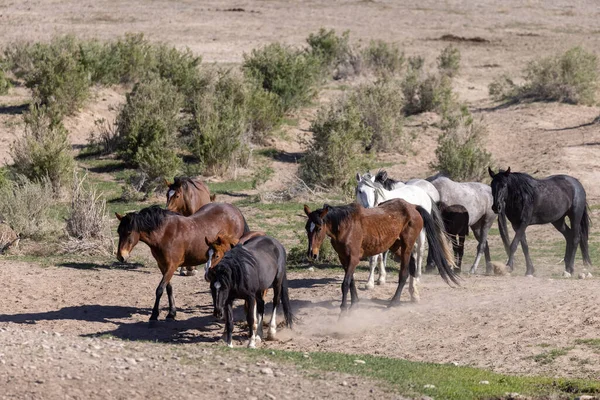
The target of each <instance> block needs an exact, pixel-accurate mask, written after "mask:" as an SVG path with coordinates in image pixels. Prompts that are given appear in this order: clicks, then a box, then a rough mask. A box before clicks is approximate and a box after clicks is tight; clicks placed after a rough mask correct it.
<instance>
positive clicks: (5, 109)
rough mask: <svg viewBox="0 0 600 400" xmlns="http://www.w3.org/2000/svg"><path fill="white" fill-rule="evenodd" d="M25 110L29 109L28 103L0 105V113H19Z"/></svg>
mask: <svg viewBox="0 0 600 400" xmlns="http://www.w3.org/2000/svg"><path fill="white" fill-rule="evenodd" d="M27 110H29V103H25V104H19V105H13V106H0V114H4V115H21V114H23V113H24V112H25V111H27Z"/></svg>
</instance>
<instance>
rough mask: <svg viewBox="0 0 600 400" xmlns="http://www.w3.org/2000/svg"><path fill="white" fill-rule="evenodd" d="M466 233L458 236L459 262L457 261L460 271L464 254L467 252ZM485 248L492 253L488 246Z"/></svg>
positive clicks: (457, 251)
mask: <svg viewBox="0 0 600 400" xmlns="http://www.w3.org/2000/svg"><path fill="white" fill-rule="evenodd" d="M465 238H466V236H465V235H460V236H459V237H458V246H457V248H456V254H457V255H458V257H457V258H458V260H457V261H458V262H457V263H456V265H457V266H458V271H460V270H461V266H462V259H463V255H464V254H465ZM485 250H486V251H487V253H488V255H489V253H490V249H489V248H488V247H487V246H486V247H485Z"/></svg>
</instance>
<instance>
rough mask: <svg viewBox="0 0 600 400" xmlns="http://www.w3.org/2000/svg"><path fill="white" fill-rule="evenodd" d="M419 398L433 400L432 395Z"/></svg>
mask: <svg viewBox="0 0 600 400" xmlns="http://www.w3.org/2000/svg"><path fill="white" fill-rule="evenodd" d="M421 400H433V397H429V396H421Z"/></svg>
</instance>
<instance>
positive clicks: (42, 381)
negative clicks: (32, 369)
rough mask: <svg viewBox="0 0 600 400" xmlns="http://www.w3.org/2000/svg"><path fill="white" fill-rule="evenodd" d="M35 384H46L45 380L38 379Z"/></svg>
mask: <svg viewBox="0 0 600 400" xmlns="http://www.w3.org/2000/svg"><path fill="white" fill-rule="evenodd" d="M35 383H37V384H38V385H41V384H42V383H44V380H43V379H36V381H35Z"/></svg>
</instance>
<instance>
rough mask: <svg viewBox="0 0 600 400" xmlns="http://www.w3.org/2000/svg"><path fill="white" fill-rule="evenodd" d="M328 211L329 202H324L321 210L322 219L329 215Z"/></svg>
mask: <svg viewBox="0 0 600 400" xmlns="http://www.w3.org/2000/svg"><path fill="white" fill-rule="evenodd" d="M328 212H329V204H323V209H322V210H321V213H320V214H319V217H320V218H321V219H323V218H325V216H326V215H327V213H328Z"/></svg>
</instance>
